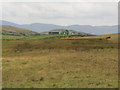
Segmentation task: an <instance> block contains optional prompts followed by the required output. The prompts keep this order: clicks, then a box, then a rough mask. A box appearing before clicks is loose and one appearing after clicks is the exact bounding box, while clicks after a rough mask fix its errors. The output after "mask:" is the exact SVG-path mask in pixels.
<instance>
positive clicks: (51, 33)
mask: <svg viewBox="0 0 120 90" xmlns="http://www.w3.org/2000/svg"><path fill="white" fill-rule="evenodd" d="M54 34H59V32H49V35H54Z"/></svg>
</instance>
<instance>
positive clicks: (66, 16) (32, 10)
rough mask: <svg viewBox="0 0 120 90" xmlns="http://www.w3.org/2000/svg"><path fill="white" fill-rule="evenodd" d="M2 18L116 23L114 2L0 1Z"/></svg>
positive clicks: (57, 22)
mask: <svg viewBox="0 0 120 90" xmlns="http://www.w3.org/2000/svg"><path fill="white" fill-rule="evenodd" d="M2 5H3V7H2V8H3V19H4V20H8V21H12V22H16V23H19V24H24V23H36V22H41V23H52V24H61V25H69V24H85V25H86V24H89V25H112V24H117V17H118V16H117V3H116V2H79V3H75V2H72V3H71V2H59V3H58V2H56V3H53V2H49V3H48V2H44V3H43V2H39V3H38V2H36V3H35V2H12V3H2Z"/></svg>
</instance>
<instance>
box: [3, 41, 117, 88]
mask: <svg viewBox="0 0 120 90" xmlns="http://www.w3.org/2000/svg"><path fill="white" fill-rule="evenodd" d="M8 45H9V46H8ZM3 87H6V88H18V87H19V88H117V87H118V50H117V44H116V43H111V42H110V41H107V42H105V41H100V42H99V41H94V40H93V41H92V42H91V41H89V40H88V41H76V40H56V39H55V40H54V39H49V40H31V41H29V40H28V41H22V40H20V41H19V40H18V41H17V40H15V41H3Z"/></svg>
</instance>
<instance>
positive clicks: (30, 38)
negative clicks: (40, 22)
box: [0, 35, 63, 40]
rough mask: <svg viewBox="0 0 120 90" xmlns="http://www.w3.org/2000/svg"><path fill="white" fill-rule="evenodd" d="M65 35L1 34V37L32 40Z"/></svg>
mask: <svg viewBox="0 0 120 90" xmlns="http://www.w3.org/2000/svg"><path fill="white" fill-rule="evenodd" d="M59 36H63V35H39V36H15V35H1V36H0V39H3V40H4V39H5V40H17V39H20V40H32V39H42V38H51V37H59Z"/></svg>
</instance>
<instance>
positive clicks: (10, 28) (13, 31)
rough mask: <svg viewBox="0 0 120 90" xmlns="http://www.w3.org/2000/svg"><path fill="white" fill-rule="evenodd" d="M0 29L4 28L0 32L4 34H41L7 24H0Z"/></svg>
mask: <svg viewBox="0 0 120 90" xmlns="http://www.w3.org/2000/svg"><path fill="white" fill-rule="evenodd" d="M0 29H1V30H2V32H1V31H0V33H2V34H3V35H17V36H18V35H19V36H34V35H37V34H39V33H37V32H34V31H31V30H27V29H22V28H16V27H13V26H6V25H3V26H0Z"/></svg>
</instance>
